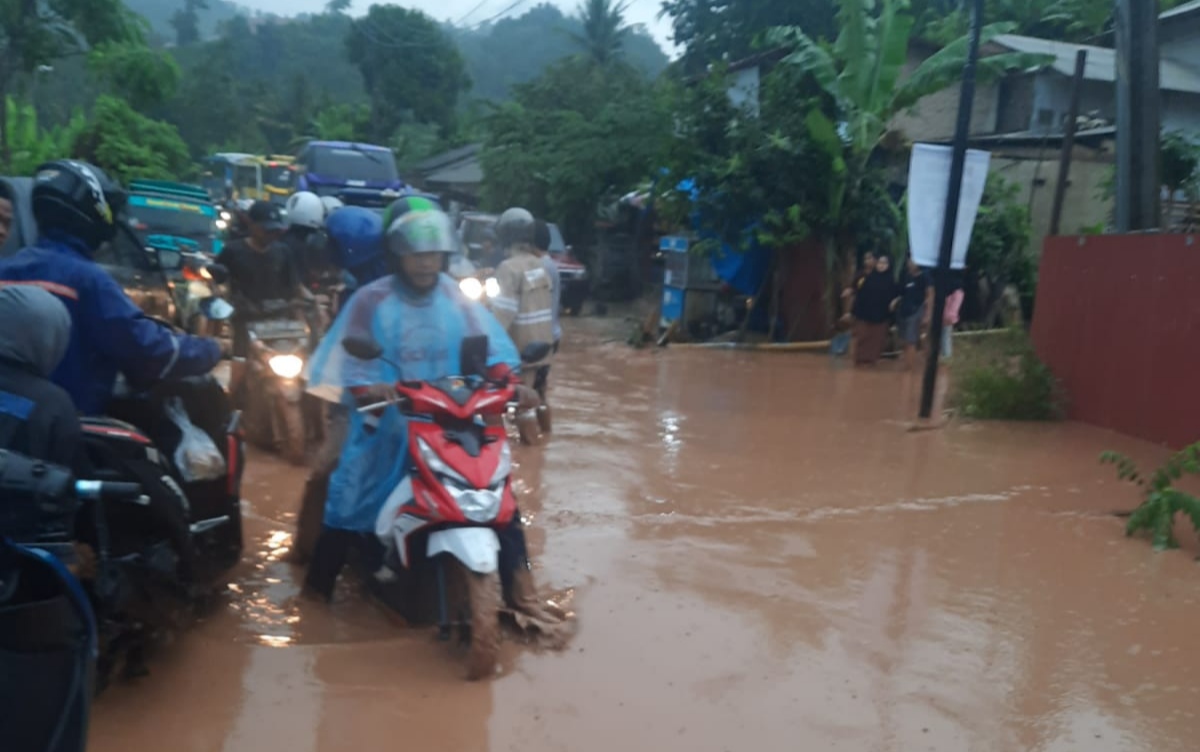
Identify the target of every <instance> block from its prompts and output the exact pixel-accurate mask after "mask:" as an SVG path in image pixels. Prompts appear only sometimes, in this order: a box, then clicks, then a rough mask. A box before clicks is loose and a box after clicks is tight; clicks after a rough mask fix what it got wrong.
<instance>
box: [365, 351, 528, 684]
mask: <svg viewBox="0 0 1200 752" xmlns="http://www.w3.org/2000/svg"><path fill="white" fill-rule="evenodd" d="M342 346H343V348H345V350H346V352H347V353H349V354H350V355H351V356H353V357H355V358H358V359H360V360H376V359H380V358H381V357H382V348H380V346H379V345H378V344H377V343H376V342H374V341H372V340H370V339H365V338H359V337H347V338H346V339H344V340H343V341H342ZM487 349H488V340H487V337H486V336H479V337H469V338H467V339H466V340H464V342H463V347H462V355H461V361H460V362H461V363H462V365H463V367H462V370H463V371H464V372H465V373H466V374H469V375H463V376H448V377H444V378H440V379H437V380H435V381H401V382H398V383H397V384H396V385H395V389H396V396H395V398H389V399H388V400H387V401H384V402H378V403H375V404H370V405H364V406H362V407H360V408H359V412H363V413H374V412H378V411H380V410H382V409H384V408H386V407H388V406H390V405H392V404H396V405H398V406H399V408H400V409H401V411H402V412H403V413H404V415H405V416H406V417H407V418H408V456H407V457H405V458H402V460H401V461H403V462H407V463H408V464H409V472H408V473H407V474H406V475H405V478H404V480H403V481H401V483H400V485H399V486H397V487H396V489H395V490H393V491H392V493H391V494H390V496H389V497H388V500H387V502H386V503H385V504H384V507H383V509H382V510H381V511H380V513H379V517H378V519H377V522H376V527H375V532H376V534H377V535H378V536H379V538H380V539H381V540H382V541H383V542H384V545H385V548H386V549H387V553H386V555H385V559H384V564H383V567H382V568H381V569H380V570H379V571H378V572H376V578H377V579H379V580H380V581H381V582H384V583H387V582H389V581H394V580H395V579H396V578H397V572H396V569H395V567H397V566H399V567H401V568H404V569H407V570H410V571H411V570H414V569H415V560H416V559H418V558H420V557H421V554H422V553H423V554H424V557H425V558H427V559H428V560H429V561H430V562H431V563H432V564H433V567H432V569H433V575H434V576H435V577H436V591H435V592H436V599H437V613H438V619H437V621H438V628H439V634H440V636H441V637H442V639H449V637H450V634H451V631H452V628H453V627H459V628H460V635H461V638H462V642H463V643H464V644H465V645H466V646H467V670H468V675H469V678H471V679H480V678H484V677H487V676H491V675H493V674H494V673H495V666H496V655H497V652H498V650H499V642H500V634H499V620H498V613H499V609H500V607H501V605H502V597H503V594H502V591H501V583H500V565H499V557H500V537H499V535H498V534H497V531H500V530H503V529H504V528H506V527H508V526H509V525H511V524H513V523H514V521H515V520H514V516H515V515H516V512H517V501H516V497H515V496H514V495H513V489H512V449H511V447H510V446H509V442H508V436H507V434H506V432H505V430H504V426H503V423H502V422H499V421H497V422H498V423H500V424H499V425H487V424H485V422H484V418H485V417H487V416H497V417H499V416H503V415H504V413H505V411H506V410H507V409H508V404H509V402H510V401H512V400H513V399H514V397H515V389H516V387H515V385H514V384H512V383H510V382H509V381H508V380H504V381H493V380H490V379H489V378H488V377H487V376H485V375H484V373H485V370H486V367H485V364H486V360H487ZM549 351H550V345H549V344H548V343H535V344H532V345H530V346H528V347H526V348H525V351H524V352H522V353H521V360H522V361H523V362H527V363H536V362H538V361H540V360H542V359H544V358H545V357H546V356H547V355H548V354H549ZM397 370H399V369H397ZM418 534H420V538H425V537H427V539H428V542H427V543H426V544H425V551H424V552H421V551H419V550H417V551H414V550H411V549H412V544H413V542H414V540H418V538H414V536H418ZM424 571H428V570H424Z"/></svg>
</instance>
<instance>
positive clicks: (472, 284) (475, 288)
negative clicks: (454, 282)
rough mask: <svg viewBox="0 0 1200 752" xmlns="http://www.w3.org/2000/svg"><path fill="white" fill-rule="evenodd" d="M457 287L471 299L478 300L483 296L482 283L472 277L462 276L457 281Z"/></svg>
mask: <svg viewBox="0 0 1200 752" xmlns="http://www.w3.org/2000/svg"><path fill="white" fill-rule="evenodd" d="M458 289H460V290H462V294H463V295H466V296H467V297H468V298H470V299H471V300H479V299H480V298H482V297H483V284H482V283H481V282H480V281H479V280H477V279H475V278H474V277H466V278H464V279H463V280H462V281H461V282H459V283H458Z"/></svg>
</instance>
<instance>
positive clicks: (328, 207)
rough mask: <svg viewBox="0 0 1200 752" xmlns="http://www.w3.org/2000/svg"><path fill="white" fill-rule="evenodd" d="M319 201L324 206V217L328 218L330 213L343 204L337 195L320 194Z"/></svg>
mask: <svg viewBox="0 0 1200 752" xmlns="http://www.w3.org/2000/svg"><path fill="white" fill-rule="evenodd" d="M321 203H322V204H323V205H324V206H325V218H326V219H328V218H329V215H330V214H333V213H334V212H335V211H337V210H338V209H341V208H342V207H343V206H345V204H343V203H342V201H341V199H339V198H338V197H337V196H322V197H321Z"/></svg>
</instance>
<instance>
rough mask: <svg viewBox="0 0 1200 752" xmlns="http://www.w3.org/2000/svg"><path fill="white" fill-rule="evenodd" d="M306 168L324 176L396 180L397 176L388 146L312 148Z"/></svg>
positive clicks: (377, 180) (342, 178)
mask: <svg viewBox="0 0 1200 752" xmlns="http://www.w3.org/2000/svg"><path fill="white" fill-rule="evenodd" d="M308 169H309V170H310V171H311V172H313V173H315V174H317V175H320V176H321V177H323V178H329V179H334V180H346V181H350V180H362V181H364V182H368V183H395V182H397V181H398V180H400V174H399V173H398V172H397V171H396V158H395V157H394V156H393V155H392V152H391V151H390V150H387V149H333V148H320V149H314V150H313V151H312V154H310V155H309V158H308Z"/></svg>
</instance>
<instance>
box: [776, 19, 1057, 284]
mask: <svg viewBox="0 0 1200 752" xmlns="http://www.w3.org/2000/svg"><path fill="white" fill-rule="evenodd" d="M837 18H838V27H839V32H838V36H837V39H836V41H835V42H834V43H833V45H832V46H826V45H822V44H819V43H818V42H816V41H815V40H814V39H812V38H811V37H810V36H809V35H808V34H807V33H805V31H804V30H803V29H801V28H798V27H790V28H780V29H775V30H773V31H772V33H771V34H770V35H769V39H770V40H771V41H772V42H773V43H774V44H778V45H786V46H788V47H790V48H791V50H792V51H791V53H790V54H789V55H788V56H787V57H786V58H785V59H784V63H785V64H787V65H792V66H796V67H798V68H799V69H800V70H802V71H804V72H806V73H808V74H809V75H811V76H812V77H813V79H814V80H815V81H816V83H817V84H818V85H819V86H820V88H821V89H822V91H823V92H824V94H825V97H826V98H827V101H828V102H829V103H830V104H831V106H832V112H833V115H832V117H831V116H830V115H829V113H828V112H827V111H826V110H825V109H824V108H815V109H812V110H810V112H809V114H808V116H807V118H806V123H807V126H808V128H809V130H810V132H811V133H812V134H813V135H814V142H815V143H816V144H818V145H819V146H820V147H821V148H823V149H825V150H827V151H829V152H830V154H831V157H832V159H833V163H834V170H833V175H832V179H833V184H832V187H831V192H832V194H833V196H832V197H831V199H830V201H829V202H828V204H829V215H828V216H827V217H826V221H825V222H824V223H823V227H822V229H823V230H824V232H822V233H821V234H822V235H823V236H824V238H825V241H826V248H827V258H826V268H827V269H828V270H829V271H830V272H832V273H831V274H830V280H829V281H830V284H831V285H833V284H835V283H838V282H839V279H840V283H841V284H845V283H847V282H848V281H849V275H850V274H851V273H852V272H853V268H854V255H855V248H856V245H857V238H856V227H855V223H854V222H852V221H851V219H852V218H853V217H854V216H855V207H856V205H857V204H858V203H859V202H860V201H861V199H862V198H863V196H864V195H865V193H864V181H866V179H867V177H868V176H869V175H870V174H871V169H870V168H871V164H872V158H873V157H875V155H876V154H877V152H879V151H880V150H881V146H882V145H883V144H884V140H885V137H887V136H888V135H889V133H890V132H891V129H890V123H891V122H892V119H893V118H894V117H895V116H896V115H898V114H899V113H901V112H903V111H905V110H908V109H910V108H912V107H913V106H915V105H916V104H917V103H918V102H919V101H920V100H921V99H923V98H924V97H926V96H928V95H930V94H934V93H936V92H938V91H941V90H942V89H945V88H947V87H948V86H950V85H951V84H954V83H956V82H957V81H958V80H959V79H960V77H961V76H962V69H963V64H964V62H965V60H966V54H967V40H966V39H965V38H959V39H957V40H955V41H953V42H951V43H950V44H947V45H946V46H945V47H943V48H942V49H941V50H939V51H938V52H936V53H934V54H933V55H932V56H930V57H929V58H927V59H926V60H925V61H923V62H922V63H921V64H920V65H919V66H918V67H917V68H916V69H915V70H914V71H912V73H911V74H910V75H909V76H908V77H907V78H902V73H903V68H904V65H905V63H906V61H907V58H908V47H909V43H910V41H911V37H912V31H913V23H914V19H913V16H912V14H911V13H910V6H909V4H908V1H907V0H839V10H838V17H837ZM1012 29H1013V24H1010V23H1003V24H990V25H988V26H986V27H985V28H984V29H983V33H982V39H983V41H984V42H985V43H986V42H987V41H989V40H991V39H993V38H995V37H996V36H997V35H999V34H1004V33H1008V32H1010V31H1012ZM1047 62H1048V58H1046V57H1045V56H1035V55H1023V54H1001V55H993V56H989V57H985V58H983V59H981V60H980V61H979V68H978V77H979V79H980V80H981V81H984V82H987V81H992V80H996V79H997V78H999V77H1001V76H1003V75H1004V74H1005V73H1007V72H1009V71H1012V70H1024V69H1029V68H1033V67H1037V66H1039V65H1044V64H1046V63H1047ZM832 290H833V288H832V287H831V288H830V293H832ZM830 305H832V295H830Z"/></svg>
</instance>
